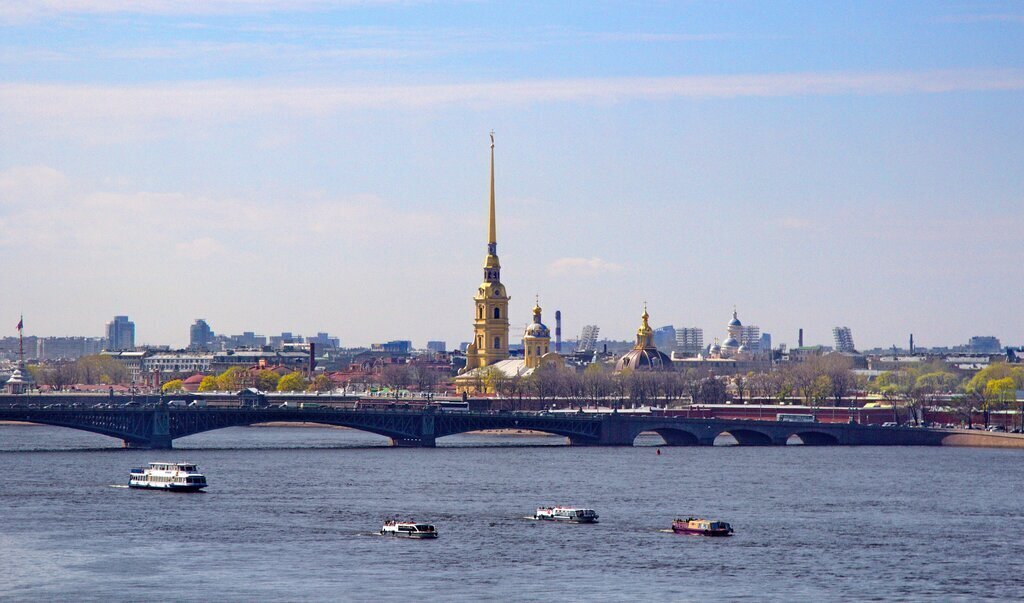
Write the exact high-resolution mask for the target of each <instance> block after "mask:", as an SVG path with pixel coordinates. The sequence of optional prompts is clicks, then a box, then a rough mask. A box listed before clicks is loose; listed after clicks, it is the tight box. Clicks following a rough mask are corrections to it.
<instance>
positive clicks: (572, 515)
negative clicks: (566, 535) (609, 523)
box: [533, 507, 598, 523]
mask: <svg viewBox="0 0 1024 603" xmlns="http://www.w3.org/2000/svg"><path fill="white" fill-rule="evenodd" d="M533 518H534V519H540V520H544V521H567V522H569V523H597V518H598V515H597V513H596V512H594V510H593V509H577V508H575V507H539V508H538V509H537V512H536V513H535V514H534V516H533Z"/></svg>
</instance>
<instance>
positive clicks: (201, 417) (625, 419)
mask: <svg viewBox="0 0 1024 603" xmlns="http://www.w3.org/2000/svg"><path fill="white" fill-rule="evenodd" d="M0 421H17V422H26V423H38V424H44V425H56V426H60V427H68V428H71V429H79V430H83V431H90V432H93V433H98V434H102V435H106V436H110V437H113V438H118V439H120V440H123V441H124V444H125V446H126V447H129V448H156V449H170V448H171V447H172V442H173V441H174V440H176V439H178V438H183V437H186V436H190V435H194V434H197V433H202V432H205V431H212V430H215V429H223V428H225V427H236V426H244V425H254V424H257V423H272V422H283V423H318V424H322V425H335V426H341V427H349V428H352V429H358V430H361V431H367V432H371V433H376V434H379V435H382V436H385V437H388V438H390V439H391V441H392V443H393V444H394V445H395V446H414V447H433V446H435V445H436V443H437V439H438V438H443V437H445V436H449V435H455V434H459V433H465V432H468V431H478V430H489V429H517V430H532V431H539V432H544V433H550V434H555V435H560V436H564V437H566V438H568V440H569V444H570V445H571V446H632V445H633V442H634V441H635V440H636V438H637V436H638V435H640V434H641V433H644V432H654V433H657V434H658V435H660V436H661V437H662V439H664V440H665V443H666V445H669V446H711V445H713V444H714V442H715V438H717V437H718V436H719V435H722V434H726V433H727V434H729V435H731V436H732V437H733V438H735V439H736V441H737V442H738V443H739V445H740V446H781V445H785V444H786V443H787V442H788V441H789V439H790V438H791V437H793V436H796V437H798V438H799V439H800V440H801V441H802V442H803V443H804V444H805V445H810V446H823V445H840V446H939V445H941V444H942V441H943V439H944V438H946V437H947V436H948V435H950V434H949V433H948V432H944V431H941V430H933V429H924V428H913V427H873V426H865V425H857V424H846V423H796V422H778V421H757V420H728V419H691V418H686V417H660V416H654V415H632V414H627V413H603V414H595V413H533V412H531V413H527V412H468V411H448V410H437V409H434V408H426V409H409V410H405V409H398V408H396V409H355V408H332V407H320V408H304V409H298V408H195V407H185V408H179V407H168V406H167V405H166V404H152V405H146V406H142V407H116V406H115V407H109V408H74V407H69V406H64V405H56V404H55V405H51V407H50V408H27V407H17V406H9V407H0Z"/></svg>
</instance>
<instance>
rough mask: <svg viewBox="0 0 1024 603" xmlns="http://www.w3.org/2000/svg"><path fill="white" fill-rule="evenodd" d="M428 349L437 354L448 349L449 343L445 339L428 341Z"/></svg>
mask: <svg viewBox="0 0 1024 603" xmlns="http://www.w3.org/2000/svg"><path fill="white" fill-rule="evenodd" d="M427 351H429V352H433V353H435V354H442V353H444V352H446V351H448V344H447V342H444V341H428V342H427Z"/></svg>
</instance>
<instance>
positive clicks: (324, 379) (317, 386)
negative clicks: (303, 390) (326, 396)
mask: <svg viewBox="0 0 1024 603" xmlns="http://www.w3.org/2000/svg"><path fill="white" fill-rule="evenodd" d="M279 382H280V380H279ZM332 389H334V383H333V382H332V381H331V378H330V377H328V376H327V375H325V374H323V373H320V374H319V375H317V376H316V377H314V378H313V382H312V383H310V384H309V391H311V392H329V391H331V390H332Z"/></svg>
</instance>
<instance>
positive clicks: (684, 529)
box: [672, 525, 732, 536]
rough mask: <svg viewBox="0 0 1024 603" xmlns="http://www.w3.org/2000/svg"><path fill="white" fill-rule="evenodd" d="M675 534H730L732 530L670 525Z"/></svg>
mask: <svg viewBox="0 0 1024 603" xmlns="http://www.w3.org/2000/svg"><path fill="white" fill-rule="evenodd" d="M672 531H673V532H675V533H676V534H694V535H697V536H732V530H695V529H692V528H688V527H685V526H677V525H673V526H672Z"/></svg>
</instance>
